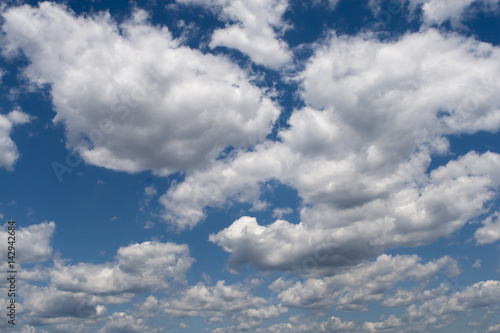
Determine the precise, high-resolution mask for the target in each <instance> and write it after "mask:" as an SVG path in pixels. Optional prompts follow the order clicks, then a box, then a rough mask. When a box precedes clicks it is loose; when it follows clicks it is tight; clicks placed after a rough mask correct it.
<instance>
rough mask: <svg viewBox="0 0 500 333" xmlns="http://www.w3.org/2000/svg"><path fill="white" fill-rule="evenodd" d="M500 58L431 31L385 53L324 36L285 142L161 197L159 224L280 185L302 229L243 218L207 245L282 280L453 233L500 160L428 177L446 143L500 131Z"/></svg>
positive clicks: (488, 192) (384, 48) (251, 198)
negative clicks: (295, 199)
mask: <svg viewBox="0 0 500 333" xmlns="http://www.w3.org/2000/svg"><path fill="white" fill-rule="evenodd" d="M358 49H363V50H365V52H362V53H356V52H355V51H356V50H358ZM499 59H500V51H499V49H498V48H497V47H495V46H492V45H490V44H485V43H481V42H478V41H476V40H474V39H472V38H464V37H460V36H457V35H454V34H448V35H444V34H441V33H439V32H437V31H435V30H432V29H430V30H426V31H425V32H421V33H413V34H407V35H405V36H403V37H401V39H400V40H397V41H390V42H380V41H377V40H372V39H361V38H359V37H345V36H336V35H334V34H333V35H332V36H331V38H330V40H329V41H328V42H327V43H325V44H323V45H319V46H318V47H317V49H316V50H315V54H314V55H313V56H312V57H311V59H310V60H309V62H308V64H307V65H306V67H305V69H304V71H303V72H302V73H301V75H300V76H301V78H302V86H303V91H302V97H303V99H304V100H305V102H306V104H307V105H308V106H306V107H305V108H303V109H301V110H295V111H294V113H293V114H292V116H291V117H290V119H289V125H290V127H289V128H287V129H284V130H282V131H280V132H279V133H278V136H279V138H280V139H281V141H275V142H269V141H267V142H264V143H262V144H259V145H257V146H256V147H255V149H254V150H253V151H250V152H239V153H237V154H235V155H234V156H233V157H232V158H228V159H225V160H220V161H217V162H216V163H214V164H213V165H212V166H211V168H209V169H206V170H200V171H198V172H195V173H192V174H190V175H188V176H187V177H186V178H185V180H184V181H183V182H181V183H179V184H176V185H175V186H173V187H171V188H170V189H169V190H168V191H167V193H166V194H165V195H163V196H162V197H161V199H160V201H161V202H162V204H163V205H164V206H165V208H166V211H167V213H166V214H165V219H166V220H167V221H169V222H170V223H172V224H174V225H175V226H177V227H178V228H179V229H183V228H187V227H192V226H194V225H196V224H197V223H199V222H200V221H201V220H203V219H204V217H205V210H204V208H205V207H207V206H212V207H223V206H227V205H229V204H231V202H255V201H256V200H259V197H260V189H261V184H263V183H265V182H266V181H269V180H271V179H277V180H278V181H280V182H281V183H283V184H286V185H288V186H290V187H292V188H294V189H296V190H297V191H298V195H299V196H300V197H301V198H302V199H303V203H304V207H303V208H302V209H301V211H300V214H301V220H302V222H301V223H299V224H291V223H288V222H287V221H282V220H278V221H276V222H275V223H273V224H270V225H267V226H260V225H258V223H257V221H256V220H254V219H252V218H250V217H242V218H240V219H238V220H237V221H235V222H234V223H233V225H231V226H229V227H228V228H226V229H224V230H222V231H220V232H219V233H217V234H214V235H212V236H210V240H211V241H212V242H215V243H217V244H219V245H220V246H221V247H222V248H223V249H224V250H225V251H227V252H229V253H231V256H230V259H229V264H230V266H232V267H233V268H235V269H238V267H239V266H241V265H242V264H245V263H250V264H253V265H254V266H256V267H258V268H259V269H278V270H288V269H291V268H292V266H293V265H294V264H301V263H303V262H304V261H307V260H310V258H313V259H315V257H317V256H318V255H317V254H316V255H315V251H320V250H321V247H322V246H327V247H328V248H331V249H333V250H332V251H333V252H335V255H334V256H329V257H328V260H324V261H321V260H316V262H317V264H318V265H323V266H325V267H332V266H333V267H339V266H343V265H351V264H355V263H357V262H359V261H360V260H361V259H364V258H369V257H375V256H377V255H378V254H380V253H381V252H382V251H383V250H385V249H386V248H388V247H397V246H416V245H422V244H428V243H430V242H432V241H434V240H436V239H438V238H439V237H443V236H449V235H450V234H452V233H453V232H454V231H456V230H458V229H460V228H461V227H462V226H463V225H464V224H465V223H467V222H468V221H469V220H470V219H471V218H475V217H477V216H479V215H480V214H481V213H484V211H485V209H486V208H485V207H486V206H485V204H486V203H488V202H489V200H491V199H493V197H494V195H495V189H496V188H498V186H499V184H500V183H499V182H500V174H499V172H498V170H499V168H498V167H499V165H500V157H499V155H498V154H495V153H490V152H487V153H484V154H477V153H475V152H470V153H468V154H466V155H465V156H462V157H460V158H458V159H456V160H451V161H450V162H449V163H448V164H447V165H444V166H442V167H440V168H438V169H436V170H433V171H432V172H431V173H430V174H429V173H428V171H427V169H428V167H429V165H430V163H431V161H432V158H433V156H435V155H441V154H448V153H450V152H449V142H448V140H447V138H446V136H447V135H450V134H463V133H468V134H472V133H475V132H477V131H480V130H483V131H496V130H497V129H498V128H499V126H500V110H499V109H498V105H499V104H500V98H499V97H498V96H497V95H496V94H494V93H493V91H495V89H498V88H500V82H498V81H497V80H496V79H494V77H495V75H493V73H499V74H500V65H499V63H500V62H499V61H498V60H499ZM463 66H467V68H468V69H470V70H467V71H464V70H461V69H462V68H463ZM347 138H348V139H347ZM291 244H295V245H294V246H292V245H291Z"/></svg>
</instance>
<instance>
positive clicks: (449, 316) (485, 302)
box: [363, 280, 500, 332]
mask: <svg viewBox="0 0 500 333" xmlns="http://www.w3.org/2000/svg"><path fill="white" fill-rule="evenodd" d="M448 291H449V288H447V287H443V285H441V286H440V287H439V288H436V289H435V290H430V291H425V292H424V293H423V294H421V295H419V296H418V297H417V298H416V299H415V300H414V301H415V303H413V304H412V305H410V306H409V307H408V308H407V310H406V313H404V314H403V315H402V316H401V317H400V318H397V317H395V316H390V317H389V318H388V319H386V320H384V321H382V322H378V323H374V322H366V323H364V324H363V328H364V329H366V330H368V331H371V332H378V331H380V330H381V329H389V328H391V329H398V328H399V329H401V328H406V327H408V326H411V327H414V328H415V329H417V328H421V329H422V330H420V331H423V330H424V329H427V330H430V329H431V328H432V327H433V326H434V327H436V328H437V327H440V326H444V325H448V324H450V323H452V322H453V321H456V318H455V316H457V315H460V316H462V317H463V316H464V315H465V313H467V312H472V311H474V310H476V309H490V310H491V311H494V312H496V310H495V309H496V308H497V305H498V302H499V301H500V282H499V281H492V280H490V281H481V282H478V283H475V284H473V285H471V286H468V287H466V288H464V289H463V290H460V291H454V292H451V293H447V292H448ZM418 302H421V304H418ZM401 305H403V304H401ZM405 305H408V303H406V304H405Z"/></svg>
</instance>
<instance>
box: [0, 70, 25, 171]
mask: <svg viewBox="0 0 500 333" xmlns="http://www.w3.org/2000/svg"><path fill="white" fill-rule="evenodd" d="M0 78H1V75H0ZM29 121H30V117H29V116H28V115H27V114H26V113H24V112H22V111H20V110H18V109H16V110H13V111H11V112H10V113H8V114H7V115H2V114H0V168H6V169H7V170H13V166H14V163H15V162H16V161H17V160H18V159H19V152H18V150H17V146H16V144H15V143H14V142H13V141H12V139H11V138H10V134H11V132H12V128H13V127H14V126H15V125H21V124H25V123H27V122H29Z"/></svg>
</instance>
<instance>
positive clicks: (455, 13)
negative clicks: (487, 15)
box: [410, 0, 498, 26]
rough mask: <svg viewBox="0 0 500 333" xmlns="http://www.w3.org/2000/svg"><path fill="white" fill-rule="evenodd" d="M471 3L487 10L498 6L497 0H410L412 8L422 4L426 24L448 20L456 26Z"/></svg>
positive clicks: (438, 23)
mask: <svg viewBox="0 0 500 333" xmlns="http://www.w3.org/2000/svg"><path fill="white" fill-rule="evenodd" d="M472 4H477V5H480V6H483V7H485V8H487V9H489V10H491V9H494V8H498V0H410V8H413V10H415V9H416V8H417V7H419V6H420V5H421V6H422V18H423V22H424V24H426V25H433V24H437V25H440V24H442V23H443V22H446V21H448V20H450V21H451V23H452V24H453V25H455V26H456V25H458V24H459V23H460V20H461V19H462V18H463V16H464V14H465V13H466V11H467V9H468V8H469V7H470V6H471V5H472Z"/></svg>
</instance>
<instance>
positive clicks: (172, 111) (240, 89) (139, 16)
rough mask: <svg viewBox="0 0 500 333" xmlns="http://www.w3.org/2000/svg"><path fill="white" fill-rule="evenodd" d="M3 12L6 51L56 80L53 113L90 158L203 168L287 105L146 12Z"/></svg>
mask: <svg viewBox="0 0 500 333" xmlns="http://www.w3.org/2000/svg"><path fill="white" fill-rule="evenodd" d="M3 17H4V19H5V22H4V24H3V26H2V30H3V32H4V37H3V39H2V46H3V55H4V56H6V57H14V56H16V55H18V54H19V52H22V54H24V55H25V56H26V57H27V58H28V60H29V61H30V64H29V65H28V66H27V67H26V68H25V70H24V74H25V75H26V77H27V78H28V79H29V80H30V82H32V83H33V84H35V85H38V86H43V85H46V84H50V87H51V95H52V100H53V103H54V106H55V110H56V112H57V115H56V117H55V118H54V122H56V123H63V124H64V126H65V127H66V134H67V141H66V144H67V146H68V148H70V149H74V150H76V151H78V152H79V153H80V155H81V156H82V158H83V159H84V160H85V161H86V162H87V163H90V164H93V165H97V166H102V167H106V168H108V169H112V170H120V171H127V172H138V171H143V170H153V171H154V172H155V173H158V174H161V175H167V174H170V173H173V172H177V171H183V170H185V169H191V168H194V167H199V166H201V165H203V164H205V163H207V162H208V161H209V160H210V159H214V158H217V157H218V156H219V154H220V153H221V152H222V151H223V150H224V149H225V148H226V147H229V146H233V147H237V148H245V147H249V146H252V145H253V144H255V143H256V142H259V141H261V140H262V139H264V138H265V136H266V135H267V134H268V133H269V132H270V131H271V128H272V123H273V121H274V120H275V119H276V118H277V116H278V114H279V108H278V107H277V105H275V103H274V102H272V101H271V100H270V99H269V98H267V97H266V93H265V92H264V91H263V90H261V89H259V88H257V87H255V86H254V85H253V84H252V83H251V82H250V78H249V76H248V75H247V73H245V72H244V71H243V70H241V69H240V68H238V67H237V66H236V65H234V64H233V63H231V62H230V61H229V60H227V59H226V58H225V57H223V56H214V55H210V54H203V53H202V52H200V51H198V50H194V49H191V48H188V47H186V46H182V45H180V42H179V41H178V40H175V39H173V38H172V36H171V34H170V32H169V30H168V29H167V28H166V27H161V28H160V27H153V26H151V25H150V24H148V22H147V14H146V12H145V11H142V10H137V11H135V13H134V14H133V16H132V17H131V18H130V19H129V20H127V21H125V22H123V23H121V24H117V23H115V22H114V21H113V19H112V18H111V17H110V15H109V14H106V13H100V14H96V15H94V16H88V17H78V16H76V15H75V14H74V13H72V12H70V11H69V10H68V9H66V8H65V7H64V6H62V5H57V4H54V3H50V2H42V3H40V4H39V6H38V7H30V6H28V5H24V6H20V7H12V8H9V9H7V11H5V12H4V13H3ZM74 41H79V43H75V42H74ZM4 123H5V120H4ZM4 127H5V128H6V129H5V130H4V132H5V133H7V132H6V131H7V129H10V127H9V125H8V123H6V124H5V125H4ZM10 150H11V151H12V148H11V149H10ZM12 159H13V158H10V159H9V161H11V160H12ZM4 163H7V162H4ZM9 163H11V162H9Z"/></svg>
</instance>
